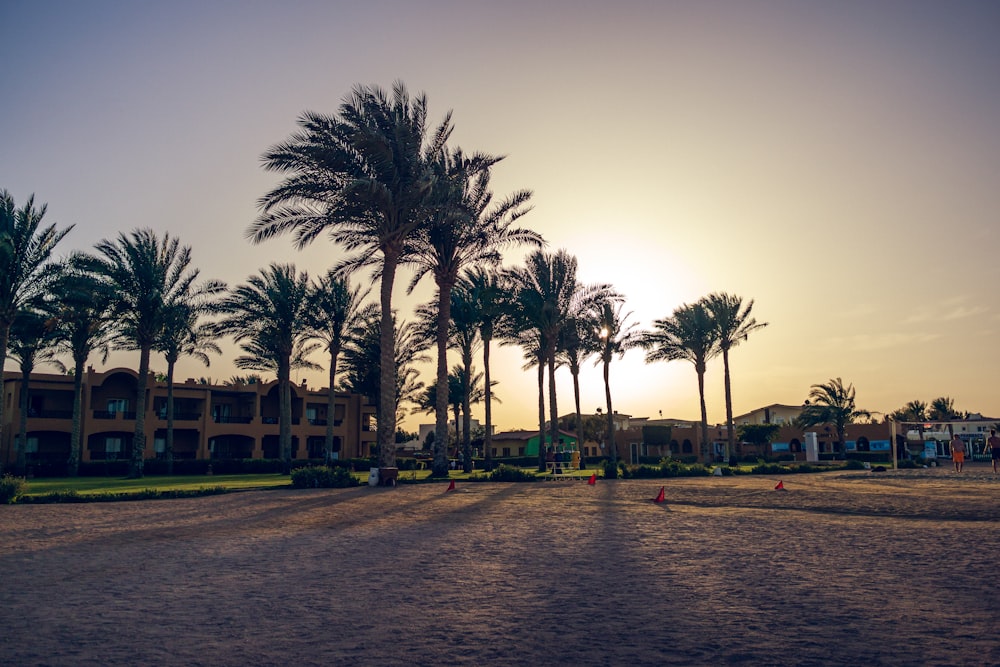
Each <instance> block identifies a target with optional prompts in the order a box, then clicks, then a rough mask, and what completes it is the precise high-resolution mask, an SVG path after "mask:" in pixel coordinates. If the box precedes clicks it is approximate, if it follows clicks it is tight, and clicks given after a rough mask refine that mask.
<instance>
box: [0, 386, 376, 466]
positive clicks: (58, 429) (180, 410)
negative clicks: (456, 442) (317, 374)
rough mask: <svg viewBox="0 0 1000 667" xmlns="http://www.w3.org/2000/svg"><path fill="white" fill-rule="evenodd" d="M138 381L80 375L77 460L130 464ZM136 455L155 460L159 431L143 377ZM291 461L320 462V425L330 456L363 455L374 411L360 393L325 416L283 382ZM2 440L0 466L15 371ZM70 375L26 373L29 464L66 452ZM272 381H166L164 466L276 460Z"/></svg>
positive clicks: (155, 398)
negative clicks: (170, 423)
mask: <svg viewBox="0 0 1000 667" xmlns="http://www.w3.org/2000/svg"><path fill="white" fill-rule="evenodd" d="M138 381H139V378H138V374H137V373H136V372H135V371H133V370H131V369H127V368H115V369H111V370H108V371H106V372H96V371H94V369H93V368H88V369H87V371H86V373H85V377H84V378H83V414H82V420H81V422H82V423H81V428H82V430H83V443H82V446H81V449H82V451H81V452H80V460H81V462H88V461H107V460H116V459H125V460H130V459H131V457H132V438H133V433H134V430H135V417H136V415H135V408H134V405H135V396H136V387H137V384H138ZM144 391H145V392H146V409H147V412H146V422H145V432H146V446H145V451H144V455H145V457H146V458H149V459H152V458H162V457H163V455H164V443H165V439H166V427H167V420H166V414H167V403H166V401H167V386H166V383H164V382H157V381H156V380H155V379H154V377H153V375H152V374H150V375H149V376H148V377H147V378H146V382H145V387H144ZM291 391H292V458H294V459H308V458H312V459H315V458H322V457H323V455H324V444H325V437H326V424H327V420H328V419H333V423H334V445H333V447H334V456H335V457H336V458H358V457H360V458H365V457H369V456H371V454H372V447H373V446H374V444H375V442H376V434H375V407H374V406H372V405H370V404H369V403H368V401H367V399H365V398H364V397H362V396H359V395H357V394H349V393H344V392H338V393H337V397H336V406H335V411H334V414H333V415H328V414H327V392H326V390H325V389H322V390H314V389H309V388H307V387H306V384H305V382H303V383H302V384H301V385H292V388H291ZM3 401H4V410H3V420H4V425H3V440H2V442H0V461H4V463H5V467H6V465H9V464H11V463H13V462H15V460H16V456H17V454H16V452H17V449H16V438H17V437H18V433H19V430H20V419H21V407H20V406H21V382H20V373H17V372H15V371H7V372H5V373H4V374H3ZM72 428H73V377H72V376H69V375H56V374H46V373H33V374H32V375H31V380H30V384H29V387H28V410H27V439H26V442H25V446H26V451H27V452H28V461H29V464H32V463H34V464H45V465H49V466H54V467H55V468H57V469H58V467H59V466H61V465H64V464H65V463H66V461H67V459H68V458H69V453H70V433H71V431H72ZM278 457H279V452H278V383H277V382H276V381H272V382H267V383H262V384H249V385H242V384H240V385H234V386H228V385H209V384H200V383H199V382H196V381H195V380H193V379H189V380H186V381H185V382H183V383H175V384H174V459H175V460H184V459H209V460H210V459H224V458H234V459H235V458H246V459H260V458H278Z"/></svg>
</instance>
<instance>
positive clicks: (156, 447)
mask: <svg viewBox="0 0 1000 667" xmlns="http://www.w3.org/2000/svg"><path fill="white" fill-rule="evenodd" d="M153 451H154V452H156V453H157V454H162V453H164V452H165V451H167V440H166V438H160V437H156V438H153Z"/></svg>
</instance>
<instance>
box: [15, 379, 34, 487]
mask: <svg viewBox="0 0 1000 667" xmlns="http://www.w3.org/2000/svg"><path fill="white" fill-rule="evenodd" d="M30 382H31V366H27V367H26V368H22V369H21V400H19V401H18V405H19V406H20V408H21V416H20V419H18V435H17V463H16V467H15V469H16V471H17V474H18V475H21V476H22V477H23V476H24V475H25V474H26V472H27V469H28V460H27V458H28V454H27V449H28V384H29V383H30Z"/></svg>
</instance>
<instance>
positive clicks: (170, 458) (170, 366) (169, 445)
mask: <svg viewBox="0 0 1000 667" xmlns="http://www.w3.org/2000/svg"><path fill="white" fill-rule="evenodd" d="M175 363H176V361H175V360H174V359H167V439H166V442H164V443H163V457H164V458H165V459H166V460H167V474H168V475H173V474H174V364H175Z"/></svg>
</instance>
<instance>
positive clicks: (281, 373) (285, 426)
mask: <svg viewBox="0 0 1000 667" xmlns="http://www.w3.org/2000/svg"><path fill="white" fill-rule="evenodd" d="M291 375H292V370H291V359H290V357H287V356H286V357H285V358H284V359H282V360H281V361H280V362H279V363H278V447H279V449H280V451H281V470H282V472H283V473H284V474H286V475H288V474H291V472H292V387H291Z"/></svg>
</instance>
